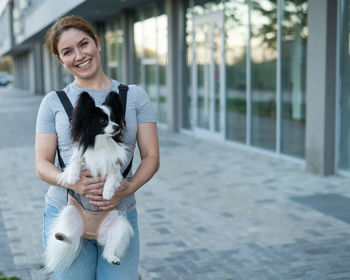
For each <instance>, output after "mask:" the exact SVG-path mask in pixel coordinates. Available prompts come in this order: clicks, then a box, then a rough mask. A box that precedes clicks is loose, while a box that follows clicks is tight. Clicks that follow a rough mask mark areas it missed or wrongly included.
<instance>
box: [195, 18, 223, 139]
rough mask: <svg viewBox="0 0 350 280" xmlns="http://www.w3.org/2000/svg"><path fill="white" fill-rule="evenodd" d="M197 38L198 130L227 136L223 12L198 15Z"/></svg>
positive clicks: (196, 104)
mask: <svg viewBox="0 0 350 280" xmlns="http://www.w3.org/2000/svg"><path fill="white" fill-rule="evenodd" d="M194 38H195V39H194V40H193V44H194V46H193V50H194V53H193V63H192V66H193V68H192V76H193V77H192V81H193V84H192V86H193V88H192V90H193V95H192V104H193V107H194V108H193V120H194V130H195V132H196V133H197V134H202V135H203V136H205V135H207V136H209V137H212V136H215V137H218V138H222V139H223V138H224V130H225V128H224V127H225V126H224V121H225V118H224V117H225V113H224V109H225V106H224V103H225V94H224V92H225V91H224V84H225V77H224V75H225V73H224V71H225V68H224V36H223V13H222V12H221V11H220V12H215V13H211V14H206V15H201V16H196V17H195V18H194Z"/></svg>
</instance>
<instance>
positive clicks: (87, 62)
mask: <svg viewBox="0 0 350 280" xmlns="http://www.w3.org/2000/svg"><path fill="white" fill-rule="evenodd" d="M90 62H91V59H89V60H87V61H85V62H83V63H80V64H78V65H77V67H78V68H83V67H85V66H87V65H89V64H90Z"/></svg>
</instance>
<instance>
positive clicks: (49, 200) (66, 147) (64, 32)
mask: <svg viewBox="0 0 350 280" xmlns="http://www.w3.org/2000/svg"><path fill="white" fill-rule="evenodd" d="M46 46H47V47H48V48H49V49H50V50H51V52H52V53H53V54H54V55H55V56H56V58H57V59H58V60H59V61H60V63H61V64H62V65H63V66H64V67H65V68H66V69H67V71H68V72H69V73H70V74H72V75H73V77H74V81H73V82H72V83H70V84H68V85H67V86H66V87H65V88H64V89H63V91H64V93H66V96H67V98H68V102H70V103H71V104H72V105H73V106H74V105H75V104H76V102H77V100H78V98H79V96H80V94H81V93H82V92H84V91H85V92H88V93H89V95H90V96H91V97H92V98H93V100H94V102H95V104H96V106H100V105H102V103H103V102H104V101H105V99H106V96H107V95H108V94H109V93H111V92H114V94H119V90H120V89H121V88H124V90H126V92H127V95H126V107H125V122H126V127H125V128H124V129H123V131H122V136H123V139H122V140H123V145H125V150H126V160H125V163H124V162H123V164H122V165H121V170H122V172H124V171H126V173H127V175H125V176H126V177H125V179H124V180H122V181H121V182H120V186H115V191H114V194H113V196H112V198H111V199H109V200H107V199H103V196H102V193H103V188H104V185H105V178H102V176H100V177H98V178H92V174H91V171H90V170H83V171H81V172H80V176H79V179H78V181H77V182H76V183H75V184H72V185H66V186H63V185H61V184H60V183H59V180H58V178H59V176H60V174H62V168H61V166H67V164H68V163H69V161H70V158H71V156H72V153H73V143H72V139H71V135H70V127H71V125H70V121H69V118H68V117H67V114H66V112H65V109H64V108H63V106H62V103H61V102H60V99H59V97H58V95H57V93H56V92H55V91H53V92H50V93H49V94H47V95H46V96H45V98H44V99H43V101H42V103H41V105H40V108H39V112H38V116H37V124H36V143H35V150H36V171H37V175H38V177H39V178H40V179H41V180H43V181H45V182H47V183H49V184H50V187H49V190H48V192H47V194H46V207H45V213H44V232H43V238H44V246H47V239H48V234H49V232H50V229H51V227H52V224H53V222H54V220H55V217H56V216H57V215H58V214H59V213H60V211H61V210H62V209H63V208H65V206H66V205H67V190H70V192H71V191H73V196H74V198H76V199H77V201H78V202H79V203H80V205H81V206H82V207H83V208H84V209H85V210H87V211H90V212H91V211H92V212H99V211H108V210H111V209H112V210H119V211H122V212H123V213H125V214H126V218H127V219H128V221H129V222H130V224H131V226H132V229H133V232H134V233H135V235H134V237H132V238H131V240H130V243H129V247H128V249H127V251H126V253H125V256H124V257H123V258H121V265H119V266H115V265H113V264H111V263H108V262H107V261H106V260H105V259H104V258H103V255H102V254H103V252H104V248H101V246H99V244H98V242H97V240H94V239H84V241H83V242H82V248H81V250H80V253H79V254H78V256H77V257H76V258H75V260H74V262H73V263H72V264H71V266H69V267H68V268H67V269H65V270H63V271H62V270H59V269H56V270H55V273H56V277H57V279H64V280H70V279H84V280H94V279H103V280H108V279H123V280H136V279H137V276H138V261H139V236H138V224H137V211H136V201H135V195H134V193H135V192H136V191H137V190H138V189H139V188H140V187H142V186H143V185H144V184H145V183H146V182H147V181H148V180H149V179H151V177H152V176H153V175H154V174H155V172H156V171H157V170H158V168H159V151H158V136H157V125H156V118H155V114H154V111H153V109H152V105H151V102H150V99H149V97H148V94H147V93H146V92H145V91H144V90H143V89H142V88H140V87H138V86H136V85H130V86H121V85H120V83H119V82H118V81H116V80H112V79H110V78H109V77H108V76H107V75H106V74H105V73H104V71H103V69H102V66H101V57H100V51H101V44H100V40H99V38H98V36H97V35H96V34H95V32H94V30H93V29H92V27H91V26H90V24H89V23H88V22H86V21H85V20H84V19H82V18H80V17H77V16H67V17H63V18H59V19H58V20H57V21H56V22H55V23H54V24H53V25H52V27H51V28H50V29H49V31H48V34H47V40H46ZM125 88H126V89H125ZM61 93H62V92H61ZM124 93H125V91H124ZM136 144H137V145H138V148H139V151H140V157H141V163H140V165H139V166H138V167H137V169H136V172H135V173H134V174H133V171H132V168H130V169H129V166H130V167H131V162H132V157H133V154H134V149H135V146H136ZM56 151H57V154H58V153H59V155H60V158H61V159H62V161H63V163H64V165H59V164H58V162H57V161H55V157H56ZM99 175H100V174H99ZM78 220H79V218H78ZM71 226H73V224H72V225H71V224H69V225H68V227H71ZM98 236H99V235H98ZM56 238H57V237H56ZM98 239H99V237H98Z"/></svg>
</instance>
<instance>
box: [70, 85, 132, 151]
mask: <svg viewBox="0 0 350 280" xmlns="http://www.w3.org/2000/svg"><path fill="white" fill-rule="evenodd" d="M124 127H125V121H124V112H123V107H122V104H121V101H120V99H119V95H118V94H117V93H116V92H110V93H109V95H108V96H107V98H106V100H105V102H104V103H103V105H102V106H96V105H95V101H94V99H93V98H92V97H91V96H90V95H89V94H88V93H87V92H83V93H81V94H80V96H79V98H78V101H77V103H76V106H75V108H74V110H73V113H72V128H71V136H72V139H73V142H75V143H77V144H78V146H80V147H82V148H83V151H84V152H85V151H86V149H87V148H89V147H90V148H93V147H94V145H95V143H96V140H97V138H101V137H113V139H114V140H115V141H117V142H121V141H122V130H123V128H124Z"/></svg>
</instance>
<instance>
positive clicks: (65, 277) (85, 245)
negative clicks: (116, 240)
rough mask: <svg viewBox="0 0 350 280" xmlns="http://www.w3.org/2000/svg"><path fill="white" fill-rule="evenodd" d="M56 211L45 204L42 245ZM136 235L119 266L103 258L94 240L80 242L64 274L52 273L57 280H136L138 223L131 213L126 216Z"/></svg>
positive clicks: (101, 248) (134, 211) (57, 211)
mask: <svg viewBox="0 0 350 280" xmlns="http://www.w3.org/2000/svg"><path fill="white" fill-rule="evenodd" d="M59 212H60V211H59V209H57V208H56V207H54V206H52V205H50V204H46V205H45V212H44V231H43V242H44V246H45V244H46V241H47V235H48V232H49V229H50V225H51V224H52V222H53V220H54V219H55V218H56V217H57V216H58V214H59ZM127 219H128V220H129V222H130V224H131V226H132V228H133V229H134V232H135V235H134V237H132V239H131V240H130V244H129V247H128V250H127V252H126V254H125V256H124V257H123V258H121V264H120V265H113V264H110V263H108V262H107V261H106V260H105V259H104V258H103V257H102V252H103V249H104V247H101V246H100V245H99V244H98V243H97V241H96V240H90V239H83V242H82V248H81V250H80V253H79V255H78V257H77V258H76V259H75V260H74V262H73V264H72V265H71V266H70V267H69V268H68V269H67V270H65V271H55V274H56V277H57V279H58V280H79V279H84V280H112V279H113V280H137V277H138V263H139V231H138V224H137V211H136V209H134V210H132V211H131V212H129V213H128V214H127Z"/></svg>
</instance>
